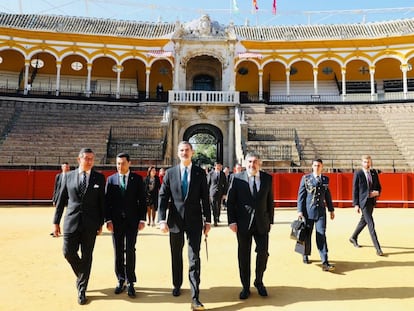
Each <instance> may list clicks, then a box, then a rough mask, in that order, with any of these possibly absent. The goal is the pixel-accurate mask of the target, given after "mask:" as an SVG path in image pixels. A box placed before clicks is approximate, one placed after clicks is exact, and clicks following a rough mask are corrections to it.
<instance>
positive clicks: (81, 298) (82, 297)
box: [78, 290, 87, 305]
mask: <svg viewBox="0 0 414 311" xmlns="http://www.w3.org/2000/svg"><path fill="white" fill-rule="evenodd" d="M86 301H87V299H86V295H85V291H83V290H81V291H79V293H78V304H80V305H84V304H86Z"/></svg>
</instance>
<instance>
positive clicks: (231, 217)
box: [227, 171, 274, 234]
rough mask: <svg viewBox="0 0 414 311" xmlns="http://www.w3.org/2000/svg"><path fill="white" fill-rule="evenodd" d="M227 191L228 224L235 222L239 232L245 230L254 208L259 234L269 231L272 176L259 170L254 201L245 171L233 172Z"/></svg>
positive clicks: (272, 209)
mask: <svg viewBox="0 0 414 311" xmlns="http://www.w3.org/2000/svg"><path fill="white" fill-rule="evenodd" d="M232 176H233V177H232V178H231V184H230V187H229V190H228V192H227V217H228V222H229V224H232V223H237V229H238V231H240V232H242V233H243V232H244V233H245V232H247V231H248V230H249V224H250V220H251V216H252V214H251V213H252V212H253V210H254V220H255V223H256V230H257V232H258V233H259V234H265V233H268V232H269V231H270V225H271V224H273V217H274V206H273V183H272V176H271V175H269V174H267V173H265V172H262V171H260V188H259V191H258V193H257V199H256V201H255V200H254V198H253V195H252V193H251V191H250V187H249V176H248V174H247V172H246V171H244V172H241V173H237V174H233V175H232Z"/></svg>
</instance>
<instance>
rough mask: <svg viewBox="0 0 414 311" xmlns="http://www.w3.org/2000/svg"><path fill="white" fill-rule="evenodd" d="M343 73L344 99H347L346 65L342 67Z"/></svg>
mask: <svg viewBox="0 0 414 311" xmlns="http://www.w3.org/2000/svg"><path fill="white" fill-rule="evenodd" d="M341 75H342V100H343V101H345V98H346V67H342V68H341Z"/></svg>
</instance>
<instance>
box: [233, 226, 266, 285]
mask: <svg viewBox="0 0 414 311" xmlns="http://www.w3.org/2000/svg"><path fill="white" fill-rule="evenodd" d="M253 239H254V241H255V243H256V248H255V252H256V270H255V273H256V278H255V283H257V284H263V274H264V272H265V270H266V266H267V259H268V257H269V252H268V250H269V234H268V233H265V234H258V233H257V232H256V231H250V230H249V231H247V232H243V233H242V232H240V231H238V232H237V242H238V261H239V274H240V281H241V283H242V286H243V288H246V289H248V288H250V278H251V270H250V265H251V251H252V240H253Z"/></svg>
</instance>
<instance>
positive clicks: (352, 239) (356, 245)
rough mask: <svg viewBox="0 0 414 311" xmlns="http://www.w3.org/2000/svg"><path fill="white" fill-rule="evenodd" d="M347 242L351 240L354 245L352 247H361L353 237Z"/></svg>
mask: <svg viewBox="0 0 414 311" xmlns="http://www.w3.org/2000/svg"><path fill="white" fill-rule="evenodd" d="M349 242H351V243H352V244H353V245H354V247H361V245H359V244H358V242H357V240H356V239H354V238H350V239H349Z"/></svg>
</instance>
